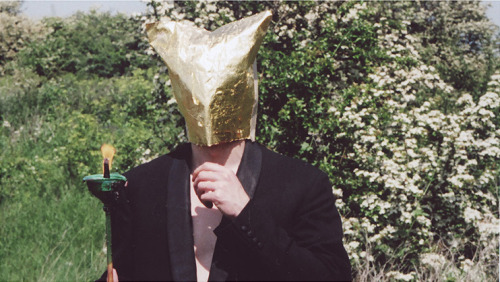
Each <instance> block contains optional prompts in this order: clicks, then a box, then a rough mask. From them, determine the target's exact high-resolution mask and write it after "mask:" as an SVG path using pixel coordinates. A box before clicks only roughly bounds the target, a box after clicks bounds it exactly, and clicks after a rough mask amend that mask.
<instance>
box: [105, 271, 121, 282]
mask: <svg viewBox="0 0 500 282" xmlns="http://www.w3.org/2000/svg"><path fill="white" fill-rule="evenodd" d="M106 281H107V282H118V273H117V272H116V269H114V268H113V281H108V279H107V278H106Z"/></svg>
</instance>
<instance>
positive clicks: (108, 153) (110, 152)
mask: <svg viewBox="0 0 500 282" xmlns="http://www.w3.org/2000/svg"><path fill="white" fill-rule="evenodd" d="M101 153H102V157H103V158H104V160H105V159H108V162H109V170H111V164H112V163H113V156H114V155H115V153H116V149H115V147H113V146H111V145H108V144H102V146H101ZM104 160H103V161H102V171H103V172H104Z"/></svg>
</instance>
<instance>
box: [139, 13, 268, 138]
mask: <svg viewBox="0 0 500 282" xmlns="http://www.w3.org/2000/svg"><path fill="white" fill-rule="evenodd" d="M271 16H272V15H271V12H269V11H265V12H261V13H259V14H256V15H254V16H251V17H247V18H244V19H241V20H239V21H235V22H232V23H230V24H227V25H224V26H222V27H220V28H218V29H216V30H215V31H213V32H210V31H207V30H205V29H202V28H198V27H196V26H195V25H194V24H193V23H192V22H189V21H181V22H175V21H171V20H169V19H168V18H162V19H161V20H160V21H159V22H156V23H153V24H149V25H148V26H147V27H146V30H147V33H148V38H149V42H150V44H151V45H152V46H153V48H154V49H155V50H156V52H158V54H159V55H160V56H161V58H162V59H163V61H164V62H165V63H166V65H167V67H168V72H169V76H170V80H171V83H172V90H173V94H174V96H175V99H176V100H177V103H178V105H179V110H180V111H181V113H182V115H183V116H184V119H185V120H186V125H187V133H188V139H189V141H190V142H192V143H194V144H197V145H201V146H212V145H215V144H220V143H226V142H231V141H235V140H241V139H248V138H250V139H252V140H253V139H255V123H256V115H257V89H256V87H257V86H256V83H254V72H253V69H252V64H253V62H254V61H255V58H256V56H257V52H258V50H259V47H260V44H261V43H262V40H263V39H264V36H265V34H266V31H267V27H268V26H269V23H270V21H271ZM255 79H256V78H255Z"/></svg>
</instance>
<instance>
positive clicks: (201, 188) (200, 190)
mask: <svg viewBox="0 0 500 282" xmlns="http://www.w3.org/2000/svg"><path fill="white" fill-rule="evenodd" d="M193 186H194V191H195V192H196V195H198V197H200V196H201V195H203V194H204V193H207V192H211V191H214V190H216V189H217V184H216V183H215V182H211V181H201V182H199V183H197V184H196V185H193Z"/></svg>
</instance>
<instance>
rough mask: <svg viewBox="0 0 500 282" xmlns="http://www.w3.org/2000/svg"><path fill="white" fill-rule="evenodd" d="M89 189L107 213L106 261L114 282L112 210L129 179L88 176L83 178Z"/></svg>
mask: <svg viewBox="0 0 500 282" xmlns="http://www.w3.org/2000/svg"><path fill="white" fill-rule="evenodd" d="M83 181H84V182H86V183H87V187H88V189H89V191H90V193H92V195H94V196H95V197H96V198H98V199H99V200H101V202H102V203H103V204H104V207H103V210H104V212H105V213H106V248H107V253H106V259H107V262H108V266H107V269H108V281H113V255H112V251H111V208H112V207H113V204H114V203H115V202H116V201H117V200H118V198H119V197H120V191H121V190H122V189H123V188H124V187H125V182H126V181H127V178H126V177H125V176H123V175H121V174H119V173H116V172H113V173H110V174H109V177H104V176H103V174H94V175H88V176H85V177H84V178H83Z"/></svg>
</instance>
